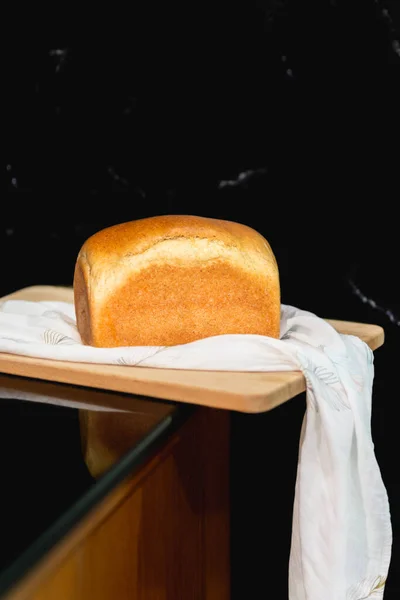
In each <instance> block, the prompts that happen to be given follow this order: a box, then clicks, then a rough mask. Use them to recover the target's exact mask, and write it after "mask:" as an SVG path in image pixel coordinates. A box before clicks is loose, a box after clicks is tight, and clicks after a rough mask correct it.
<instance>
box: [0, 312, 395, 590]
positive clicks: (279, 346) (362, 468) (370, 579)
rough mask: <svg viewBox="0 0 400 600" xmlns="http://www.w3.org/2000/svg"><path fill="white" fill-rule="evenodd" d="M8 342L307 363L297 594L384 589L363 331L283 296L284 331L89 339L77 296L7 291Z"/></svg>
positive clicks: (94, 354) (89, 355) (198, 360)
mask: <svg viewBox="0 0 400 600" xmlns="http://www.w3.org/2000/svg"><path fill="white" fill-rule="evenodd" d="M0 352H8V353H13V354H20V355H25V356H35V357H41V358H48V359H53V360H67V361H75V362H92V363H103V364H106V363H109V364H120V365H126V368H129V365H140V366H145V367H155V368H169V369H171V368H172V369H203V370H204V369H205V370H214V371H215V370H225V371H289V370H291V371H292V370H301V371H302V372H303V373H304V376H305V379H306V383H307V410H306V414H305V417H304V422H303V427H302V432H301V440H300V448H299V459H298V472H297V482H296V490H295V501H294V514H293V531H292V544H291V555H290V565H289V597H290V600H361V599H366V598H383V594H384V586H385V581H386V577H387V574H388V570H389V564H390V559H391V548H392V529H391V518H390V510H389V503H388V498H387V493H386V489H385V486H384V483H383V481H382V478H381V473H380V469H379V466H378V464H377V461H376V457H375V453H374V446H373V442H372V438H371V425H370V420H371V400H372V384H373V378H374V364H373V362H374V358H373V352H372V351H371V350H370V348H369V347H368V346H367V345H366V344H365V343H364V342H362V341H361V340H360V339H359V338H356V337H353V336H348V335H340V334H338V333H337V332H336V331H335V330H334V329H333V328H332V327H331V326H330V325H329V324H328V323H326V321H324V320H323V319H320V318H319V317H317V316H316V315H314V314H312V313H310V312H306V311H303V310H299V309H297V308H294V307H291V306H282V315H281V339H280V340H275V339H271V338H267V337H263V336H257V335H226V336H217V337H214V338H208V339H204V340H199V341H196V342H193V343H190V344H186V345H181V346H175V347H169V348H168V347H166V348H164V347H135V348H112V349H107V348H92V347H88V346H84V345H82V343H81V341H80V337H79V334H78V331H77V328H76V323H75V313H74V307H73V305H72V304H66V303H62V302H26V301H19V300H9V301H5V302H4V303H3V305H2V306H0Z"/></svg>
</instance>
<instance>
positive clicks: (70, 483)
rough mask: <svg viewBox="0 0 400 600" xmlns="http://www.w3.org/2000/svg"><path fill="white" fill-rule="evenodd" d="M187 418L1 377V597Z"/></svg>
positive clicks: (153, 405)
mask: <svg viewBox="0 0 400 600" xmlns="http://www.w3.org/2000/svg"><path fill="white" fill-rule="evenodd" d="M22 398H23V399H22ZM186 413H188V410H187V409H186V408H185V407H181V408H180V410H177V408H176V406H175V404H173V403H167V402H162V401H156V400H152V399H146V398H142V397H139V396H130V395H127V394H116V393H113V392H107V391H102V390H95V389H87V388H82V387H79V386H71V385H64V384H54V383H50V382H44V381H38V380H31V379H27V378H20V377H14V376H4V375H0V451H1V456H2V474H1V475H2V477H1V511H0V594H1V593H2V591H3V586H4V589H6V588H7V587H8V586H9V585H10V582H13V581H16V580H19V579H20V578H21V577H23V576H24V573H25V572H26V569H27V568H30V567H31V566H33V565H34V564H35V563H36V561H37V560H39V559H41V558H42V557H43V556H44V555H45V554H46V552H48V551H49V550H50V549H51V547H52V545H53V544H54V543H57V541H58V540H59V539H62V538H63V537H64V536H65V535H66V534H67V533H68V532H69V531H70V530H71V528H72V527H73V526H74V525H75V524H76V523H77V522H79V520H80V519H81V518H82V517H83V516H84V515H85V514H87V512H88V511H90V510H91V509H92V508H93V507H94V506H95V505H96V504H97V502H99V501H100V500H101V499H102V498H104V497H105V495H106V494H107V493H109V492H110V491H111V490H112V489H114V488H115V487H116V486H117V485H118V484H119V483H120V482H121V481H122V480H123V479H124V478H125V477H126V476H129V475H130V474H132V473H133V472H134V471H135V469H136V467H138V466H139V465H140V464H142V462H143V461H144V460H145V459H146V458H147V457H148V456H149V455H150V454H151V452H153V451H154V449H155V447H156V445H157V444H158V443H162V441H163V440H164V439H165V438H166V436H168V435H170V433H171V432H172V431H173V429H174V427H178V426H179V423H180V422H181V419H185V415H186Z"/></svg>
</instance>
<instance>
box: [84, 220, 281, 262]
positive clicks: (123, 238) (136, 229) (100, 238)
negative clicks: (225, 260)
mask: <svg viewBox="0 0 400 600" xmlns="http://www.w3.org/2000/svg"><path fill="white" fill-rule="evenodd" d="M179 239H185V240H188V239H192V240H193V241H195V240H207V241H208V242H213V241H214V242H215V243H217V244H218V245H221V246H225V247H226V248H229V247H231V248H235V249H236V250H239V251H241V252H243V253H244V254H247V253H249V252H250V253H254V254H256V255H259V256H260V258H261V257H263V258H265V255H267V256H268V258H269V260H270V261H271V262H272V264H271V262H270V266H275V267H277V266H276V261H275V257H274V255H273V252H272V250H271V247H270V245H269V244H268V242H267V240H266V239H265V238H264V237H263V236H262V235H260V234H259V233H258V232H257V231H255V230H254V229H252V228H251V227H248V226H247V225H243V224H241V223H235V222H232V221H223V220H219V219H213V218H209V217H197V216H191V215H162V216H157V217H147V218H144V219H139V220H136V221H130V222H128V223H121V224H119V225H113V226H111V227H108V228H106V229H102V230H101V231H98V232H97V233H95V234H94V235H92V236H91V237H90V238H89V239H87V240H86V242H85V243H84V245H83V246H82V249H81V253H82V254H84V258H85V260H86V261H87V263H88V265H89V266H93V264H92V262H93V261H94V262H96V264H99V263H101V262H103V260H104V261H106V262H107V263H110V262H114V261H115V262H117V261H118V260H119V259H123V258H125V257H127V256H130V257H134V256H136V255H140V254H143V253H145V252H146V251H147V250H149V249H150V248H153V247H154V246H156V245H157V244H160V243H161V242H165V241H169V240H171V241H172V240H179Z"/></svg>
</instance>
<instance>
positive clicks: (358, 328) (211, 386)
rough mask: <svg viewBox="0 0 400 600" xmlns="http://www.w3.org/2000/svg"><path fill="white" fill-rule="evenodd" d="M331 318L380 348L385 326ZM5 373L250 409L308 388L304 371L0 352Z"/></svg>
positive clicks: (63, 295)
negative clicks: (180, 366)
mask: <svg viewBox="0 0 400 600" xmlns="http://www.w3.org/2000/svg"><path fill="white" fill-rule="evenodd" d="M10 298H13V299H16V300H18V299H19V300H32V301H40V300H51V301H64V302H72V301H73V292H72V288H66V287H52V286H33V287H28V288H24V289H22V290H19V291H17V292H15V293H13V294H10V295H9V296H6V297H5V298H1V299H0V301H3V300H5V299H10ZM328 322H329V323H331V325H333V327H335V329H336V330H337V331H339V332H340V333H344V334H351V335H355V336H358V337H360V338H361V339H362V340H364V341H365V342H366V343H367V344H368V345H369V346H370V348H372V350H375V349H376V348H379V346H381V345H382V344H383V342H384V331H383V329H382V327H379V326H378V325H369V324H364V323H352V322H347V321H332V320H328ZM0 373H5V374H11V375H19V376H22V377H28V378H34V379H41V380H46V381H52V382H60V383H68V384H73V385H79V386H86V387H90V388H97V389H103V390H110V391H115V392H125V393H128V394H135V395H136V394H138V395H143V396H149V397H152V398H161V399H164V400H173V401H176V402H186V403H191V404H199V405H203V406H210V407H214V408H221V409H225V410H234V411H239V412H246V413H260V412H265V411H268V410H271V409H272V408H274V407H275V406H278V405H279V404H282V403H283V402H286V401H287V400H290V399H291V398H293V397H294V396H296V395H297V394H300V393H301V392H304V390H305V380H304V376H303V374H302V373H301V372H300V371H293V372H284V373H280V372H273V373H237V372H235V373H232V372H218V371H184V370H182V371H178V370H175V369H151V368H146V367H129V366H119V365H94V364H89V363H71V362H65V361H52V360H47V359H40V358H30V357H25V356H16V355H11V354H4V353H0Z"/></svg>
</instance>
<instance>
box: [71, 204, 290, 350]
mask: <svg viewBox="0 0 400 600" xmlns="http://www.w3.org/2000/svg"><path fill="white" fill-rule="evenodd" d="M74 297H75V310H76V317H77V326H78V330H79V332H80V335H81V338H82V341H83V343H85V344H89V345H92V346H97V347H116V346H172V345H176V344H184V343H188V342H191V341H194V340H197V339H201V338H205V337H210V336H215V335H221V334H229V333H231V334H232V333H236V334H244V333H245V334H259V335H267V336H270V337H275V338H277V337H279V324H280V284H279V273H278V267H277V264H276V260H275V257H274V254H273V252H272V250H271V247H270V246H269V244H268V242H267V241H266V240H265V238H264V237H263V236H261V235H260V234H259V233H257V232H256V231H255V230H254V229H251V228H250V227H247V226H245V225H242V224H239V223H234V222H230V221H221V220H217V219H211V218H206V217H194V216H186V215H183V216H182V215H166V216H160V217H150V218H147V219H141V220H137V221H132V222H129V223H123V224H121V225H115V226H113V227H109V228H107V229H103V230H102V231H99V232H98V233H96V234H94V235H93V236H92V237H90V238H89V239H88V240H87V241H86V242H85V243H84V245H83V246H82V248H81V251H80V253H79V255H78V258H77V262H76V267H75V275H74Z"/></svg>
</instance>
